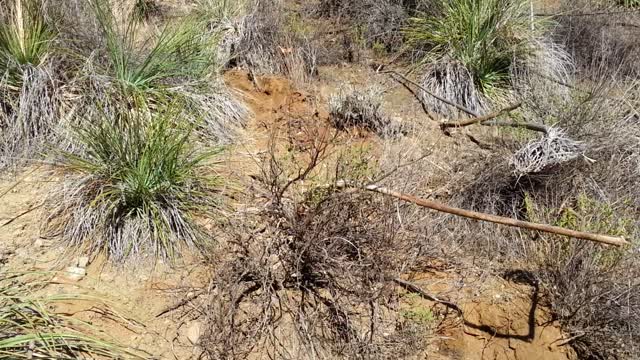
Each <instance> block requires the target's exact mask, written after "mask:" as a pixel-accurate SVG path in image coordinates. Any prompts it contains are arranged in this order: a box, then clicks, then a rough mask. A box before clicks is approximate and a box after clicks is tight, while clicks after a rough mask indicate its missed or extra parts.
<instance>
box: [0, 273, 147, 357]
mask: <svg viewBox="0 0 640 360" xmlns="http://www.w3.org/2000/svg"><path fill="white" fill-rule="evenodd" d="M27 275H29V274H22V273H6V272H3V273H0V359H12V360H14V359H66V360H71V359H88V358H92V359H94V358H108V359H115V358H122V357H123V356H127V357H129V358H140V357H138V356H137V355H135V354H133V353H131V352H129V351H127V350H125V349H124V348H122V347H121V346H119V345H117V344H114V343H113V342H111V341H108V340H103V339H99V338H97V337H94V336H92V335H88V334H87V332H88V331H89V330H90V325H89V324H87V323H84V322H82V321H80V320H77V319H73V318H72V317H70V316H67V315H62V314H57V313H55V311H53V310H52V307H53V306H54V305H55V304H56V303H59V302H63V301H73V300H78V298H77V297H74V296H73V295H58V296H40V295H36V294H37V290H39V289H40V288H41V287H42V286H44V285H46V282H44V283H43V282H41V281H39V280H37V279H36V281H34V280H33V279H31V280H32V281H31V282H28V281H27V280H28V279H27V277H33V276H27ZM31 275H34V274H31Z"/></svg>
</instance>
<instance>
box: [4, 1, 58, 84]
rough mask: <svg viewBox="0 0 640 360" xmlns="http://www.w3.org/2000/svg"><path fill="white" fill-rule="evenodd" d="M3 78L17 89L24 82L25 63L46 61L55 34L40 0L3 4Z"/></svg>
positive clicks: (29, 64) (31, 64) (31, 63)
mask: <svg viewBox="0 0 640 360" xmlns="http://www.w3.org/2000/svg"><path fill="white" fill-rule="evenodd" d="M0 10H3V13H5V15H4V16H0V21H1V22H0V78H4V79H5V84H6V85H7V86H8V87H10V88H12V89H14V90H18V89H20V87H21V85H22V81H21V79H22V72H23V67H25V66H30V67H37V66H39V65H40V64H42V63H44V62H45V60H46V58H47V56H48V54H49V50H50V45H51V42H52V40H53V38H54V36H55V34H54V32H53V30H52V29H51V27H49V25H48V24H47V23H46V21H45V19H44V14H43V11H42V6H41V4H40V1H39V0H11V2H10V4H7V5H5V6H0Z"/></svg>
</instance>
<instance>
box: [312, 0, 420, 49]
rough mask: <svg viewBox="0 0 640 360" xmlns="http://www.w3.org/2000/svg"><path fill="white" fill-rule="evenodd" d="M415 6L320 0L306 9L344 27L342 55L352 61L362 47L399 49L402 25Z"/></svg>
mask: <svg viewBox="0 0 640 360" xmlns="http://www.w3.org/2000/svg"><path fill="white" fill-rule="evenodd" d="M419 3H422V2H419ZM418 6H419V5H418V4H416V2H415V1H413V2H412V1H402V0H382V1H375V0H357V1H343V0H320V1H318V2H316V3H313V4H312V5H311V6H310V9H309V10H308V11H309V12H310V14H311V15H312V16H316V17H321V18H325V19H332V20H334V21H335V22H336V23H337V24H339V26H340V27H341V28H344V30H343V35H344V37H343V46H345V47H346V48H347V49H346V50H347V54H345V58H346V59H347V60H349V61H355V60H356V59H357V57H358V55H357V54H356V53H359V52H360V51H362V50H364V49H372V48H373V49H374V50H376V52H378V53H382V54H392V53H395V52H396V51H398V50H400V49H401V48H402V46H403V35H402V32H401V29H402V28H403V26H404V25H405V24H406V22H407V20H408V18H409V15H410V14H411V13H413V11H415V9H416V8H417V7H418Z"/></svg>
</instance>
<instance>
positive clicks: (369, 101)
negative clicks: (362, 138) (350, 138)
mask: <svg viewBox="0 0 640 360" xmlns="http://www.w3.org/2000/svg"><path fill="white" fill-rule="evenodd" d="M381 96H382V92H381V90H380V89H378V88H375V87H369V88H366V89H363V90H359V89H355V88H351V89H340V90H339V91H338V93H336V94H333V95H331V97H330V98H329V120H330V121H331V123H332V125H333V126H334V127H335V128H336V129H339V130H345V129H349V128H352V127H358V128H362V129H366V130H369V131H372V132H374V133H377V134H380V135H385V134H387V133H388V132H389V131H390V130H391V129H390V125H391V120H390V119H389V117H388V116H387V115H386V114H384V112H383V111H382V103H381Z"/></svg>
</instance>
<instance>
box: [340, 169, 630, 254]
mask: <svg viewBox="0 0 640 360" xmlns="http://www.w3.org/2000/svg"><path fill="white" fill-rule="evenodd" d="M336 186H337V187H339V188H349V187H350V188H356V189H362V190H367V191H371V192H376V193H379V194H383V195H387V196H391V197H394V198H396V199H400V200H403V201H407V202H410V203H412V204H416V205H418V206H422V207H426V208H429V209H433V210H436V211H441V212H445V213H448V214H453V215H456V216H462V217H466V218H469V219H475V220H480V221H487V222H491V223H495V224H501V225H507V226H512V227H518V228H523V229H529V230H537V231H543V232H547V233H551V234H557V235H563V236H569V237H574V238H577V239H583V240H589V241H594V242H599V243H604V244H609V245H615V246H623V245H628V244H629V242H627V241H626V240H625V239H624V238H623V237H617V236H609V235H602V234H594V233H588V232H584V231H577V230H571V229H566V228H563V227H559V226H553V225H547V224H539V223H533V222H529V221H523V220H517V219H512V218H508V217H504V216H498V215H492V214H486V213H481V212H476V211H471V210H465V209H461V208H456V207H452V206H448V205H445V204H442V203H439V202H436V201H432V200H427V199H422V198H418V197H415V196H412V195H408V194H403V193H401V192H397V191H393V190H390V189H387V188H385V187H381V186H378V185H366V186H364V187H354V186H350V185H349V184H347V182H345V181H338V182H337V183H336Z"/></svg>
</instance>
